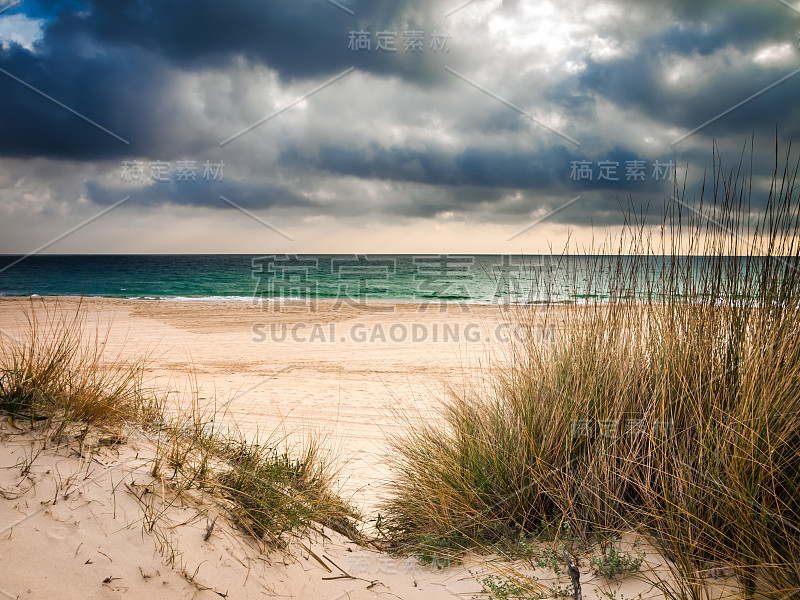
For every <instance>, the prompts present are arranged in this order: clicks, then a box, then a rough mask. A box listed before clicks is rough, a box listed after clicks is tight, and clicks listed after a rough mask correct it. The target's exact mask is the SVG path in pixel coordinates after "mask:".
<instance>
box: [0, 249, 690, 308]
mask: <svg viewBox="0 0 800 600" xmlns="http://www.w3.org/2000/svg"><path fill="white" fill-rule="evenodd" d="M629 259H630V257H615V256H611V257H599V258H598V257H594V258H592V257H578V256H573V257H563V256H541V255H528V256H508V255H506V256H500V255H478V256H469V255H407V254H402V255H393V254H385V255H354V254H313V255H252V254H191V255H176V254H168V255H153V254H140V255H130V254H125V255H118V254H115V255H94V254H92V255H32V256H27V257H22V256H11V255H0V296H28V295H36V296H81V295H83V296H87V297H92V296H98V297H107V298H131V299H142V300H155V299H159V300H173V301H203V300H222V301H253V300H254V299H262V300H280V299H292V300H297V299H310V298H316V299H325V298H332V299H340V300H342V301H344V302H351V303H356V302H358V301H362V300H367V299H370V300H372V299H374V300H391V301H417V302H464V303H480V304H492V303H545V302H574V301H580V300H587V299H590V298H593V299H598V300H600V301H602V300H603V299H605V298H608V294H607V293H603V290H606V291H607V290H609V289H612V290H615V294H616V295H625V294H626V292H627V290H626V287H627V286H628V285H629V286H630V293H631V294H632V295H633V296H637V295H640V294H642V293H644V290H648V289H649V290H650V291H651V292H652V291H653V282H654V281H655V282H657V281H658V278H659V272H660V271H661V269H662V264H663V263H662V261H661V259H659V258H650V259H648V260H650V261H654V262H651V263H650V265H649V267H648V269H646V270H645V271H646V272H647V277H648V279H649V282H647V283H646V282H644V281H640V282H638V283H637V282H625V285H622V286H620V285H619V282H615V283H613V284H612V285H609V282H612V281H613V274H614V273H615V272H619V270H620V268H621V270H623V271H624V270H625V264H624V263H625V262H626V261H627V260H629ZM685 260H691V261H702V260H703V259H702V258H699V257H694V258H691V259H685ZM698 266H699V265H698ZM699 271H702V269H699V270H698V272H699ZM672 291H674V288H672Z"/></svg>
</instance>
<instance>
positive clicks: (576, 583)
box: [564, 550, 583, 600]
mask: <svg viewBox="0 0 800 600" xmlns="http://www.w3.org/2000/svg"><path fill="white" fill-rule="evenodd" d="M564 561H565V562H566V563H567V571H568V572H569V578H570V579H571V580H572V593H573V597H574V600H582V598H583V593H582V592H581V572H580V571H579V570H578V567H577V566H575V564H574V563H573V562H572V558H570V555H569V554H568V553H567V551H566V550H564Z"/></svg>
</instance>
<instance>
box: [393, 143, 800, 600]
mask: <svg viewBox="0 0 800 600" xmlns="http://www.w3.org/2000/svg"><path fill="white" fill-rule="evenodd" d="M775 164H776V168H775V171H774V174H773V178H772V185H771V189H769V190H768V191H764V190H761V191H757V190H755V189H754V184H753V182H752V181H751V179H750V178H749V176H748V175H747V174H746V168H745V167H746V165H744V164H743V161H741V160H740V161H739V163H738V164H737V165H735V166H734V168H732V169H730V170H724V169H723V168H722V166H721V160H720V159H719V157H718V155H716V154H715V161H714V171H713V174H712V175H711V181H710V182H709V185H708V186H704V188H703V193H702V195H700V196H699V197H698V198H695V199H688V198H686V195H685V193H684V190H679V189H676V190H675V195H674V196H673V197H672V199H671V200H670V201H669V202H668V203H667V204H666V207H665V209H664V211H663V213H662V215H661V219H660V222H659V223H658V224H657V226H656V227H650V226H649V225H648V224H647V222H646V219H645V218H644V213H645V211H640V210H634V209H633V208H631V210H629V212H628V215H627V216H628V220H627V227H626V229H625V231H624V232H623V234H621V236H620V237H619V238H614V239H611V240H609V241H608V242H607V243H606V244H605V245H604V246H603V247H602V248H600V249H599V251H597V249H592V250H591V251H589V252H587V253H586V255H585V256H584V257H583V258H582V259H581V260H580V262H581V263H582V264H581V267H580V269H578V273H579V274H581V275H583V276H585V275H586V274H588V281H587V282H586V283H584V282H580V285H577V284H576V288H575V290H576V291H575V293H576V296H577V295H585V299H583V300H581V301H578V302H575V303H574V304H571V305H567V306H553V305H543V306H542V305H539V306H532V307H517V308H512V309H509V317H510V318H511V319H512V320H513V321H515V322H516V323H518V324H523V325H527V326H528V329H529V330H530V331H535V330H538V331H542V330H546V331H548V332H549V335H548V336H547V338H546V339H543V338H542V336H536V335H533V336H530V338H529V339H527V340H522V341H519V340H517V341H516V342H515V343H513V344H512V345H511V348H510V350H509V352H508V355H507V356H505V357H504V358H505V360H504V361H502V362H500V363H499V366H498V367H497V368H496V373H495V375H496V376H495V378H494V381H493V384H492V385H491V386H490V387H489V388H488V389H485V388H480V389H478V388H475V387H472V386H470V385H464V386H462V387H460V388H457V389H455V390H454V391H453V392H452V393H451V394H450V396H449V397H448V398H446V399H445V401H444V406H443V409H442V421H441V422H436V421H432V420H426V421H424V422H422V423H420V422H419V421H415V420H414V419H413V418H412V417H410V418H409V419H408V422H407V423H406V428H407V433H405V434H403V435H401V436H399V437H397V438H395V439H394V440H393V445H394V450H395V454H394V465H393V466H394V468H395V471H396V473H397V477H396V479H395V481H394V482H393V484H392V485H391V493H390V497H389V499H388V500H387V501H386V503H385V504H384V506H383V507H382V516H381V518H382V532H383V533H384V535H385V536H386V537H387V539H388V540H389V541H391V542H392V543H393V544H394V545H395V546H396V547H397V548H398V549H400V550H405V551H410V552H419V550H418V549H419V548H420V547H430V546H431V543H432V540H435V544H434V545H435V546H436V548H437V549H438V550H439V551H440V552H441V553H444V554H447V555H449V556H452V555H457V554H459V553H460V552H463V551H465V550H474V549H484V550H491V549H492V548H494V547H496V545H497V544H498V543H499V542H500V541H501V540H504V539H517V538H520V537H521V536H523V537H524V536H526V535H533V536H537V535H540V534H541V532H542V531H546V530H553V529H554V528H555V529H556V531H557V532H558V533H559V534H561V533H562V532H563V531H566V532H568V535H567V536H564V535H561V538H562V539H565V540H566V541H565V543H564V544H563V547H565V548H567V549H569V551H570V552H572V553H580V552H581V551H584V552H589V551H590V550H589V549H591V548H592V547H594V546H595V544H597V543H598V542H602V543H607V541H608V540H610V539H613V538H614V537H616V536H618V535H620V534H622V533H625V532H630V531H636V532H638V533H640V534H642V535H644V536H645V537H646V539H647V540H648V541H649V542H650V543H652V544H653V545H654V546H655V547H656V548H657V549H658V551H659V552H660V553H661V554H662V555H663V556H664V557H665V558H666V559H667V561H666V564H667V567H668V569H669V571H670V572H669V573H663V572H662V573H660V574H658V573H651V574H650V575H649V577H650V578H651V582H652V583H653V584H654V585H656V587H657V588H659V589H660V591H661V592H662V593H663V594H664V595H666V596H667V597H670V598H692V599H698V600H699V599H700V598H709V597H712V595H713V594H712V591H711V588H712V587H713V586H712V585H710V584H711V581H712V574H713V573H714V571H715V569H719V568H721V566H722V567H724V568H725V569H728V570H729V571H730V572H731V573H733V574H734V575H735V580H736V582H737V586H738V588H739V595H740V597H743V598H790V597H792V596H793V595H794V596H795V597H797V595H798V594H800V592H799V591H798V590H800V563H799V562H798V560H799V559H798V557H800V244H799V243H798V241H799V240H800V236H799V234H800V201H799V200H798V187H797V171H798V163H797V161H796V160H794V161H793V159H792V158H791V152H790V151H787V153H786V155H785V157H780V158H779V156H778V151H777V148H776V163H775ZM570 259H571V260H573V261H574V259H575V257H570ZM572 264H574V263H572ZM587 286H588V291H587Z"/></svg>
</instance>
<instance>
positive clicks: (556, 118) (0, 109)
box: [0, 0, 800, 239]
mask: <svg viewBox="0 0 800 600" xmlns="http://www.w3.org/2000/svg"><path fill="white" fill-rule="evenodd" d="M342 4H346V5H347V6H348V7H349V8H350V9H352V10H353V12H354V13H355V14H354V15H350V14H348V13H347V12H345V11H342V10H340V9H339V8H337V7H336V6H334V5H332V4H331V3H329V2H325V1H323V0H297V1H294V2H259V3H253V2H250V1H249V0H232V1H230V2H226V3H220V2H218V1H217V0H195V1H193V2H188V1H187V0H171V1H169V2H156V1H155V0H136V1H133V0H129V1H121V0H114V1H112V0H87V1H85V2H56V1H54V0H38V1H37V0H29V1H26V2H25V3H24V4H23V5H22V8H24V12H18V13H15V14H13V15H8V16H5V17H0V39H3V44H2V48H0V68H2V69H4V70H5V71H7V72H8V73H9V74H11V75H13V76H14V77H17V78H19V79H20V80H22V81H23V82H25V84H28V85H29V86H32V87H34V88H36V90H39V91H40V92H41V93H42V94H46V95H48V96H50V97H51V98H52V99H54V100H56V101H58V102H60V103H63V104H64V105H65V106H67V107H69V108H70V109H72V110H73V111H76V112H78V113H80V115H82V116H83V117H85V118H81V117H80V116H77V115H75V114H74V113H72V112H70V111H69V110H66V109H65V108H64V107H62V106H59V105H58V104H57V103H55V102H53V101H51V100H49V99H47V98H45V97H44V96H42V94H39V93H37V92H36V91H34V90H32V89H30V88H29V87H26V85H23V84H22V83H20V82H19V81H16V80H14V79H13V78H11V77H8V76H6V75H3V74H2V73H0V156H2V157H3V164H2V166H0V186H2V189H0V209H2V210H4V211H5V214H7V215H15V218H16V216H19V215H20V214H23V213H25V212H26V211H27V214H34V213H35V212H36V211H44V213H46V212H47V211H46V207H47V206H50V205H57V206H59V207H62V208H61V209H59V210H62V209H63V210H67V209H66V208H64V207H69V206H74V207H76V208H75V210H76V211H77V210H79V209H80V210H84V209H85V208H86V207H85V204H87V203H88V204H90V205H95V206H96V207H102V206H107V205H110V204H112V203H113V202H116V201H118V200H119V199H120V198H121V197H124V196H125V195H130V196H131V206H135V207H136V210H140V211H143V212H144V213H146V214H154V211H158V210H162V209H163V208H164V207H165V206H172V207H176V210H177V209H178V208H179V209H181V210H184V209H185V210H190V211H191V210H203V211H226V212H225V213H222V212H220V214H225V215H230V214H232V213H231V211H235V209H233V208H232V207H230V206H229V205H223V203H221V202H220V201H219V195H220V194H222V195H224V196H226V197H228V198H230V199H231V200H233V201H235V202H237V203H238V204H240V205H241V206H243V207H245V208H247V209H248V210H254V211H265V212H269V213H270V214H272V213H278V214H281V215H282V216H283V217H284V218H286V219H289V220H292V219H295V220H297V222H303V223H305V222H309V220H315V219H321V220H324V219H341V220H346V221H348V222H349V223H351V224H353V226H355V225H354V224H355V223H362V224H366V223H367V222H369V223H372V224H376V223H377V224H383V225H384V226H388V224H390V223H391V224H392V225H395V224H396V223H398V222H406V221H407V222H409V223H410V222H412V221H414V220H419V219H421V220H426V219H427V220H431V221H432V222H436V223H439V222H441V223H445V224H447V223H454V222H459V223H479V222H480V223H484V224H485V223H497V224H503V225H504V226H505V225H506V224H508V223H515V222H519V221H521V220H525V219H528V218H532V216H533V215H537V214H540V213H541V211H543V210H544V211H546V210H548V209H550V208H552V207H553V206H557V205H558V203H559V202H564V201H567V200H569V199H570V198H572V197H574V196H575V195H577V194H581V196H582V201H581V204H580V206H581V208H580V210H575V211H564V212H563V213H559V214H558V215H556V216H554V217H553V223H572V224H574V225H583V224H589V223H595V224H598V223H599V224H613V223H614V222H616V223H620V222H622V219H623V217H622V216H621V212H620V210H619V204H620V203H622V204H625V203H626V202H628V200H629V199H630V198H634V201H635V202H637V203H638V202H641V203H643V204H647V203H650V204H651V205H652V206H653V207H656V206H657V205H658V204H659V203H660V202H662V201H663V199H664V198H665V197H666V196H668V195H669V193H670V191H671V190H670V189H669V188H670V186H669V184H665V183H664V182H663V181H656V180H655V179H654V178H653V177H652V176H651V175H650V172H651V171H652V165H653V163H654V162H655V161H657V160H658V161H662V162H665V161H669V160H673V161H674V162H675V163H676V164H677V165H678V166H679V169H684V168H685V166H686V165H687V164H690V165H691V170H690V173H689V176H688V180H687V182H688V184H689V186H690V189H692V190H694V189H697V186H698V185H699V182H700V181H701V180H702V175H703V169H704V167H705V166H706V165H707V164H708V163H709V162H710V157H711V144H712V139H713V138H717V140H718V144H719V149H720V151H721V152H722V153H723V154H724V155H725V156H727V157H730V158H731V160H734V161H736V160H738V158H739V155H740V151H741V147H742V144H743V143H744V142H745V140H747V139H748V138H749V136H750V135H752V134H753V133H755V135H756V140H757V147H756V156H755V160H754V169H755V171H756V175H757V177H764V176H768V175H769V173H770V169H771V166H772V165H771V154H769V153H768V152H767V151H766V150H765V149H766V148H768V147H769V146H771V145H772V144H773V142H774V136H775V131H776V126H777V128H778V133H779V137H780V139H781V141H782V142H786V141H788V139H789V138H790V137H791V135H792V134H793V133H794V132H796V131H798V130H800V112H799V111H800V109H798V108H797V106H796V102H795V100H794V99H795V98H796V96H797V93H798V91H800V75H798V76H797V77H796V78H791V79H789V80H787V81H785V82H784V83H782V84H780V85H779V86H776V87H774V88H773V89H771V90H769V91H767V92H765V93H764V94H763V95H761V96H759V97H758V98H755V99H753V100H752V101H750V102H748V103H746V104H745V105H743V106H741V107H739V108H737V109H736V110H734V111H732V112H730V113H729V114H727V115H725V116H724V117H721V118H719V119H718V120H716V121H715V122H714V123H712V124H710V125H708V126H707V127H705V128H704V129H702V130H701V131H699V132H698V133H696V134H695V135H693V136H691V137H689V138H687V139H686V140H684V141H682V142H681V143H680V144H677V145H671V142H673V141H674V140H676V139H677V138H679V137H680V136H682V135H684V134H686V133H688V132H689V131H691V130H692V129H694V128H695V127H698V126H699V125H701V124H703V123H704V122H706V121H708V120H710V119H712V118H714V117H715V116H717V115H719V114H721V113H723V112H724V111H726V110H728V109H729V108H731V107H732V106H734V105H735V104H736V103H737V102H740V101H742V100H744V99H746V98H748V97H749V96H751V95H753V94H754V93H756V92H758V91H759V90H761V89H764V88H765V87H767V86H769V85H771V84H772V83H774V82H776V81H778V80H779V79H780V78H781V77H785V76H786V75H788V74H790V73H792V72H793V70H794V69H796V68H798V67H800V63H798V62H797V61H796V60H794V59H795V58H796V57H797V56H796V54H795V55H793V54H792V52H794V53H797V50H796V31H797V28H798V25H797V23H798V21H800V15H796V14H795V13H793V12H792V11H790V10H789V9H787V8H786V7H783V6H781V5H780V3H777V2H774V3H768V4H765V3H763V2H755V1H748V2H743V3H737V4H736V5H731V4H730V3H729V2H723V1H717V0H713V1H709V2H705V3H696V2H690V1H688V0H686V1H684V0H676V1H674V2H672V3H663V2H655V1H639V2H632V1H631V0H606V1H603V2H588V1H587V0H574V1H571V2H567V3H551V2H544V1H543V2H521V1H514V2H509V1H504V2H500V1H498V0H491V1H490V0H482V1H481V2H475V3H472V4H471V5H469V6H468V7H466V8H464V9H463V10H461V11H459V12H457V13H454V14H453V15H452V16H451V17H445V15H446V14H447V13H448V12H449V11H451V10H452V9H453V8H455V7H457V6H458V3H457V2H450V1H449V0H448V1H445V0H438V1H433V2H424V1H422V0H401V1H397V2H384V3H376V2H373V1H368V0H347V1H346V0H342ZM22 8H21V9H20V10H22ZM11 19H14V21H13V23H16V24H18V25H19V27H17V29H18V30H19V32H20V33H19V34H18V35H17V37H16V38H15V37H13V36H11V35H10V34H8V35H5V37H3V36H4V34H3V32H4V31H5V30H4V29H3V27H4V26H6V23H12V21H11ZM7 27H10V25H8V26H7ZM358 30H364V31H369V32H370V33H371V36H372V37H371V39H372V44H374V43H375V33H376V32H377V31H381V30H387V31H396V32H398V43H399V44H402V42H401V40H402V32H404V31H408V30H422V31H424V32H425V45H424V49H423V51H421V52H414V53H411V52H404V51H402V49H401V51H399V52H397V53H388V52H381V51H375V50H374V47H373V50H372V51H370V52H353V51H351V50H349V49H348V47H347V46H348V35H349V32H350V31H358ZM433 30H436V31H438V32H447V33H448V34H449V35H450V36H451V37H450V38H449V39H448V42H449V51H448V52H434V51H433V50H432V49H431V48H430V47H429V45H428V41H429V39H428V36H429V35H430V33H431V32H432V31H433ZM787 44H790V46H787ZM787 48H788V50H787ZM795 63H797V64H796V65H795ZM351 66H355V67H356V69H355V71H354V72H352V73H351V74H348V75H347V76H346V77H343V78H342V79H341V80H339V81H337V82H336V83H334V84H333V85H331V86H330V87H329V88H325V89H323V90H320V91H319V92H318V93H316V94H314V95H313V96H311V97H309V98H307V99H305V100H303V101H302V102H299V103H297V104H296V105H294V106H293V107H292V108H291V109H289V110H287V111H285V112H283V113H281V114H280V115H279V116H277V117H275V118H274V119H270V120H268V121H266V122H264V123H263V124H262V125H261V126H259V127H257V128H255V129H253V130H252V131H250V132H248V133H247V134H245V135H243V136H241V137H240V138H237V139H236V140H235V141H232V142H231V143H230V144H227V145H225V146H224V147H220V142H221V141H222V140H225V139H228V138H230V136H232V135H234V134H236V133H237V132H239V131H241V130H242V129H244V128H246V127H248V126H250V125H252V124H253V123H256V122H258V121H260V120H263V119H264V118H265V117H267V116H268V115H271V114H274V113H275V112H277V111H280V110H281V109H282V108H285V107H287V106H289V105H290V104H293V103H295V102H296V101H297V100H298V99H299V98H302V97H304V96H305V95H307V94H308V92H310V91H312V90H314V89H315V88H317V87H318V86H320V85H321V84H322V83H323V82H325V81H326V80H329V79H330V78H332V77H333V76H335V75H337V74H339V73H342V72H344V71H345V69H348V68H350V67H351ZM445 66H448V67H450V68H451V69H453V70H455V71H456V72H458V73H462V74H463V75H464V76H465V77H467V78H469V79H470V80H472V81H474V82H476V83H477V84H479V85H480V86H482V87H484V88H485V89H487V90H489V91H491V93H492V94H495V95H496V96H498V97H500V98H502V99H504V100H506V101H508V102H510V103H513V104H514V105H515V106H518V107H519V108H520V109H521V110H522V111H523V112H524V113H526V114H527V115H530V116H531V117H533V118H534V119H536V120H537V121H539V122H540V123H545V124H547V125H548V127H552V128H554V129H557V130H558V131H562V132H564V133H566V134H567V135H569V136H571V137H574V138H575V139H577V140H579V141H580V143H581V145H580V147H578V146H575V145H573V144H569V143H567V142H566V141H565V140H564V139H563V138H562V137H559V136H558V135H555V134H553V133H552V132H551V131H548V130H547V129H546V128H545V127H542V126H541V125H539V124H537V123H536V122H534V121H532V120H530V119H528V118H526V117H525V116H523V115H520V114H519V113H518V112H515V111H514V110H512V109H510V108H509V107H508V106H506V105H504V104H503V103H502V102H500V101H498V100H497V98H493V97H491V96H490V95H487V94H486V93H484V92H483V91H481V90H480V89H477V88H476V87H474V86H472V85H470V84H469V83H467V82H465V81H463V80H462V79H459V78H458V77H455V76H453V75H452V74H451V73H448V72H447V71H446V70H445ZM86 119H89V120H91V121H94V122H95V123H96V124H98V125H99V126H101V127H102V128H105V129H107V130H108V131H110V132H112V133H113V134H114V135H109V133H108V132H105V131H103V130H102V129H100V128H99V127H96V126H94V125H92V124H91V123H88V122H87V120H86ZM115 136H119V137H120V138H124V140H126V141H127V142H129V143H127V144H126V143H124V142H122V141H120V140H119V139H117V137H115ZM183 159H191V160H195V161H198V162H199V163H201V164H202V163H203V162H204V161H206V160H210V161H212V162H218V161H220V160H224V161H225V163H226V165H227V167H226V179H225V181H224V182H222V183H220V184H214V185H206V184H205V182H203V183H202V184H201V182H197V184H196V185H193V184H185V183H181V184H179V183H177V182H172V183H170V184H148V185H141V186H127V187H126V186H125V185H122V183H121V181H120V179H119V171H120V167H121V163H122V161H126V160H139V161H143V162H145V163H146V162H148V161H169V162H170V163H171V164H173V165H174V164H175V162H176V161H178V160H183ZM633 160H639V161H644V162H645V163H646V164H647V177H646V180H645V181H632V180H629V179H628V178H626V177H625V165H626V164H627V163H628V162H630V161H633ZM575 161H590V162H591V163H592V164H593V165H594V168H595V175H594V177H593V178H592V180H581V181H576V180H574V179H573V178H571V177H570V171H571V165H572V163H573V162H575ZM600 161H610V162H611V163H617V164H618V165H619V167H618V176H619V178H618V180H616V181H613V180H612V181H610V180H608V179H598V176H597V165H598V163H599V162H600ZM34 164H36V165H39V167H36V168H34V167H33V166H32V165H34ZM42 164H47V165H49V166H50V167H49V170H45V169H43V168H41V165H42ZM81 202H82V203H84V204H80V203H81ZM653 210H656V209H655V208H654V209H653ZM44 213H43V214H44ZM375 226H379V225H375ZM1 227H2V226H0V230H2V229H1ZM112 237H113V236H112ZM337 239H338V238H337Z"/></svg>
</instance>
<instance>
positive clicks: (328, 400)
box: [0, 298, 514, 511]
mask: <svg viewBox="0 0 800 600" xmlns="http://www.w3.org/2000/svg"><path fill="white" fill-rule="evenodd" d="M58 302H59V305H60V306H61V307H62V308H64V309H66V310H68V311H69V310H71V309H72V310H74V308H75V307H76V306H77V303H78V299H75V298H62V299H59V301H58ZM34 303H35V305H39V309H41V308H43V307H44V306H51V307H52V306H53V305H54V303H55V300H54V299H44V300H42V299H38V300H35V301H34ZM84 303H85V304H86V305H87V308H88V310H89V314H90V315H91V320H92V321H94V322H96V323H97V325H98V327H100V328H101V330H104V328H108V331H109V342H108V351H109V352H110V353H111V354H112V355H113V354H115V353H117V352H119V351H122V352H124V353H125V354H126V355H129V356H141V355H144V354H148V355H149V356H150V357H151V359H152V360H151V364H150V368H149V373H148V375H149V376H150V378H151V380H152V382H153V383H154V384H155V385H156V386H157V387H158V388H159V389H162V390H166V389H173V390H177V391H178V393H177V394H176V395H175V397H176V398H178V400H177V401H176V402H177V403H178V404H180V401H181V400H180V398H183V399H184V400H185V399H186V398H188V395H189V394H188V392H189V391H190V386H191V385H194V383H196V385H197V387H198V390H197V391H198V395H199V397H200V399H201V400H203V401H205V402H207V403H208V406H209V410H211V409H213V407H214V406H215V405H216V410H217V411H218V412H219V414H220V417H219V419H220V422H218V425H219V426H220V427H222V428H227V427H234V426H236V427H238V428H239V429H241V431H242V432H244V433H245V434H246V435H247V436H248V437H252V438H254V437H255V436H256V435H258V436H260V437H261V438H262V439H263V438H264V437H265V436H267V435H272V436H277V438H283V437H284V436H288V438H289V439H290V440H291V443H302V442H303V438H304V437H305V436H306V434H307V433H308V432H314V433H316V434H319V435H321V436H322V437H323V438H324V440H325V442H324V445H325V446H326V447H328V448H330V449H331V450H332V451H335V452H336V454H337V456H338V457H339V458H340V459H341V461H342V464H341V467H342V469H341V484H342V493H343V494H344V495H345V497H348V498H350V499H351V500H352V501H353V502H354V504H356V505H357V506H359V507H360V508H363V509H366V510H368V511H369V510H372V509H374V508H375V506H376V504H377V502H378V500H379V496H380V488H381V482H382V481H383V480H384V479H385V478H386V477H388V476H389V472H388V470H387V467H386V460H385V458H386V456H385V455H386V439H387V436H390V435H392V434H393V433H397V429H396V428H397V421H396V418H395V416H396V415H397V414H398V413H399V414H402V415H405V416H409V415H411V416H412V418H413V416H414V415H417V414H418V415H419V418H420V419H427V418H435V416H436V413H437V407H438V405H439V404H440V401H441V399H442V398H444V397H445V395H446V393H447V386H448V385H459V384H464V383H466V382H472V383H480V381H481V379H482V378H485V377H486V375H487V374H488V367H489V365H490V363H491V361H492V360H495V359H499V358H501V357H502V352H503V348H504V343H503V341H504V340H505V339H509V338H510V337H511V336H512V335H513V334H514V332H513V330H511V329H509V328H507V327H505V326H502V325H501V324H502V323H504V322H505V320H504V318H503V315H502V314H501V310H500V308H499V307H496V306H487V305H474V304H473V305H467V304H463V305H462V304H453V305H449V306H445V307H442V306H440V305H438V304H433V305H419V304H402V303H399V304H395V303H386V302H382V303H376V302H372V303H370V304H369V305H367V306H365V307H353V306H347V305H341V306H337V305H336V303H335V302H334V301H320V302H318V303H317V305H316V306H314V307H309V306H305V305H291V304H289V305H284V306H280V307H275V306H272V305H263V306H262V305H254V304H251V303H248V302H206V301H197V302H175V301H147V300H116V299H99V298H88V299H85V300H84ZM28 308H29V301H27V300H20V299H10V298H3V299H0V330H1V331H2V332H3V334H4V335H11V336H14V335H20V334H21V333H22V332H24V331H25V329H26V327H27V322H26V320H25V317H24V310H25V309H28Z"/></svg>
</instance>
